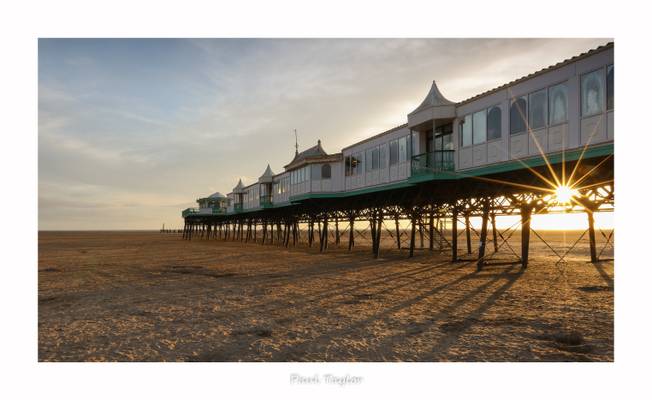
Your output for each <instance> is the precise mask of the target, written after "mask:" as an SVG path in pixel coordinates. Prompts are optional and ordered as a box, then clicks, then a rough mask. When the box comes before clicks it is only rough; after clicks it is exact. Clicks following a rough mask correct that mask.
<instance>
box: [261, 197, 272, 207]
mask: <svg viewBox="0 0 652 400" xmlns="http://www.w3.org/2000/svg"><path fill="white" fill-rule="evenodd" d="M260 206H261V207H263V208H269V207H272V195H271V194H264V195H262V196H260Z"/></svg>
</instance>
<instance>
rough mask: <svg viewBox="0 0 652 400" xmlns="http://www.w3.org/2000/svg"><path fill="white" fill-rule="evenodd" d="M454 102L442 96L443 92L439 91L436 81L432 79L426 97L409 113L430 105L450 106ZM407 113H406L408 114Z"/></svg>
mask: <svg viewBox="0 0 652 400" xmlns="http://www.w3.org/2000/svg"><path fill="white" fill-rule="evenodd" d="M454 104H455V102H452V101H450V100H448V99H447V98H446V97H444V95H443V94H441V92H440V91H439V88H438V87H437V83H435V81H432V86H430V91H429V92H428V94H427V95H426V98H425V99H423V101H422V102H421V104H420V105H419V107H417V108H416V109H415V110H414V111H412V112H411V113H410V114H416V113H418V112H419V111H422V110H425V109H428V108H430V107H437V106H450V105H454ZM410 114H408V115H410Z"/></svg>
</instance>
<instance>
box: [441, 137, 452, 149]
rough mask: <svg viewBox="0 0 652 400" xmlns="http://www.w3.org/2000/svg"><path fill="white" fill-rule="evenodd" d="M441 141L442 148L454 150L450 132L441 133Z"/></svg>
mask: <svg viewBox="0 0 652 400" xmlns="http://www.w3.org/2000/svg"><path fill="white" fill-rule="evenodd" d="M441 141H442V148H443V150H454V148H453V135H452V134H448V135H443V136H442V137H441Z"/></svg>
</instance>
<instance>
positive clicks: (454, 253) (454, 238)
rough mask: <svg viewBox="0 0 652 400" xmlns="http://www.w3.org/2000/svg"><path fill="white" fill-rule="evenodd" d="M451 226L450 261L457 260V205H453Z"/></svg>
mask: <svg viewBox="0 0 652 400" xmlns="http://www.w3.org/2000/svg"><path fill="white" fill-rule="evenodd" d="M451 222H452V224H453V225H452V226H451V239H452V240H451V253H452V254H451V261H452V262H456V261H457V207H453V217H452V221H451Z"/></svg>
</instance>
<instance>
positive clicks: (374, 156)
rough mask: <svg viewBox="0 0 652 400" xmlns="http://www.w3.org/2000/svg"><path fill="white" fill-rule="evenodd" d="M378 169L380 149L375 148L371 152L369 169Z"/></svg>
mask: <svg viewBox="0 0 652 400" xmlns="http://www.w3.org/2000/svg"><path fill="white" fill-rule="evenodd" d="M378 168H380V149H379V148H378V147H376V148H375V149H373V150H372V151H371V169H378Z"/></svg>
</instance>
